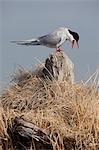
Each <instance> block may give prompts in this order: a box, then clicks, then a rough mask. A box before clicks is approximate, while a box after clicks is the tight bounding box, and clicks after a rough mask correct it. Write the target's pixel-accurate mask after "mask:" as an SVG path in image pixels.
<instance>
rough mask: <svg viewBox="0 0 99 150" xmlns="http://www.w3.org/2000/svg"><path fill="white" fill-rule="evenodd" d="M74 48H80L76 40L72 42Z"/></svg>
mask: <svg viewBox="0 0 99 150" xmlns="http://www.w3.org/2000/svg"><path fill="white" fill-rule="evenodd" d="M75 42H76V45H75ZM72 48H79V44H78V41H75V40H73V41H72Z"/></svg>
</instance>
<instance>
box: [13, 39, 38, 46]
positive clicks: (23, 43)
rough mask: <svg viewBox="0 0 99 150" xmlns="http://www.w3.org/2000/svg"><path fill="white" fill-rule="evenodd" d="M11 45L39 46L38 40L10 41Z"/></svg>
mask: <svg viewBox="0 0 99 150" xmlns="http://www.w3.org/2000/svg"><path fill="white" fill-rule="evenodd" d="M11 43H17V44H18V45H26V46H31V45H40V41H39V39H30V40H23V41H11Z"/></svg>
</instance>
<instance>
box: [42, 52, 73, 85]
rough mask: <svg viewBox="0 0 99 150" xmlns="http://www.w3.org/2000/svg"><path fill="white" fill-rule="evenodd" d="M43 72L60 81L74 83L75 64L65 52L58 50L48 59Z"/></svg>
mask: <svg viewBox="0 0 99 150" xmlns="http://www.w3.org/2000/svg"><path fill="white" fill-rule="evenodd" d="M43 73H44V75H45V76H46V77H48V78H49V79H51V80H53V79H56V80H58V81H64V80H65V81H67V82H69V83H74V64H73V63H72V61H71V60H70V58H69V57H68V56H67V55H66V54H65V53H64V52H57V53H55V54H53V55H50V56H49V58H47V59H46V62H45V68H44V69H43Z"/></svg>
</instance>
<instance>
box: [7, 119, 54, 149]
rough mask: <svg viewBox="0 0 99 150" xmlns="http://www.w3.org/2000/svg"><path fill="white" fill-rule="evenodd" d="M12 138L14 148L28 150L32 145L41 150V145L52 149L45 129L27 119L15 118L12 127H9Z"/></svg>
mask: <svg viewBox="0 0 99 150" xmlns="http://www.w3.org/2000/svg"><path fill="white" fill-rule="evenodd" d="M8 130H9V131H8V132H9V135H10V137H11V139H12V143H13V148H14V150H20V149H21V150H25V149H26V150H27V149H29V148H30V147H31V146H32V148H34V147H36V149H38V150H39V148H38V147H39V146H40V147H42V148H45V149H49V150H51V149H52V144H51V141H50V139H49V137H48V136H47V134H46V133H44V131H43V130H42V129H41V128H39V127H37V126H36V125H35V124H33V123H30V122H28V121H25V120H24V119H22V118H17V117H16V118H15V120H14V123H13V125H12V128H10V129H8Z"/></svg>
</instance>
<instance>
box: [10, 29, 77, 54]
mask: <svg viewBox="0 0 99 150" xmlns="http://www.w3.org/2000/svg"><path fill="white" fill-rule="evenodd" d="M66 40H69V41H71V42H72V48H73V47H74V42H75V41H76V45H77V46H78V40H79V35H78V33H76V32H73V31H71V30H69V29H68V28H65V27H60V28H58V29H56V30H55V31H53V32H51V33H49V34H47V35H44V36H40V37H38V38H32V39H29V40H23V41H12V42H14V43H17V44H19V45H27V46H32V45H43V46H47V47H51V48H56V51H58V52H59V51H61V49H60V46H61V45H63V43H64V42H65V41H66Z"/></svg>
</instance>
